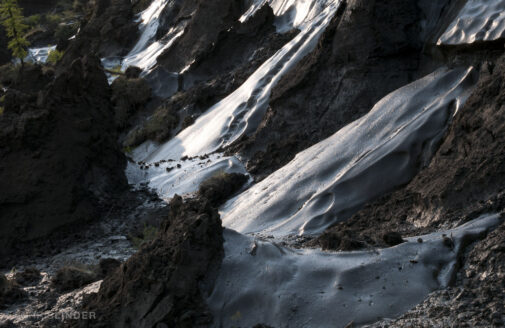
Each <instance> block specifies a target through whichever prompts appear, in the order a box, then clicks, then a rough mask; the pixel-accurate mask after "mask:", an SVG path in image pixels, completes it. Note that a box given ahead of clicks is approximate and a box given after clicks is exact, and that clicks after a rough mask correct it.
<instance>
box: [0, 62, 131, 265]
mask: <svg viewBox="0 0 505 328" xmlns="http://www.w3.org/2000/svg"><path fill="white" fill-rule="evenodd" d="M53 76H54V72H53V71H52V70H44V71H43V70H42V69H41V68H40V67H38V66H34V67H33V68H29V69H26V70H25V71H24V72H22V74H21V76H20V77H18V78H17V79H15V80H14V81H13V83H12V84H11V85H9V90H8V91H7V93H6V95H5V101H4V108H5V109H4V112H3V114H2V115H1V116H0V124H1V126H2V128H1V135H0V140H1V142H0V156H1V161H0V162H1V164H0V176H1V180H2V193H1V194H0V208H1V210H0V211H1V215H2V222H1V229H0V230H1V238H0V240H1V254H2V256H6V255H7V254H9V253H11V254H12V251H13V247H16V248H17V249H18V250H19V251H24V252H30V248H29V247H27V246H26V245H24V244H23V243H22V242H27V241H31V240H34V239H38V238H41V237H44V236H47V235H48V234H49V233H51V232H52V231H54V229H56V228H58V227H61V226H64V225H68V224H71V223H72V224H76V223H78V224H81V225H84V224H85V223H86V222H89V221H90V220H92V219H93V218H95V217H96V216H97V215H98V213H103V212H104V211H105V210H106V209H105V208H104V207H107V205H106V204H107V203H109V205H108V206H110V201H111V200H113V199H114V198H115V197H116V195H118V194H120V193H122V192H123V191H124V190H125V189H126V187H127V183H126V179H125V177H124V174H123V173H122V172H121V170H118V168H119V169H121V168H124V165H125V164H126V160H125V158H124V156H123V154H122V153H121V151H120V149H119V147H118V144H117V141H116V140H117V135H116V134H115V133H114V129H113V127H114V121H113V114H112V113H113V109H112V104H111V100H110V96H111V90H110V87H109V85H108V84H107V79H106V78H105V75H104V73H103V71H102V69H101V67H100V62H99V60H98V59H97V58H96V57H93V56H87V57H83V58H82V59H77V60H75V61H73V62H72V63H71V65H70V66H68V67H67V68H66V69H65V70H64V71H63V72H62V73H61V74H58V75H57V76H56V77H53ZM53 79H54V80H53ZM46 84H47V85H48V86H47V87H45V85H46ZM102 206H103V207H102ZM15 245H17V246H15ZM2 262H4V261H2ZM4 263H5V262H4Z"/></svg>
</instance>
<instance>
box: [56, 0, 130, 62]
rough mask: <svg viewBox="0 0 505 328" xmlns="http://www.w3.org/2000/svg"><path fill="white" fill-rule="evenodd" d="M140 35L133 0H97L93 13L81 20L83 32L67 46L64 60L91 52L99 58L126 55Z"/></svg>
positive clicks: (67, 60) (68, 60) (71, 59)
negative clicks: (135, 19)
mask: <svg viewBox="0 0 505 328" xmlns="http://www.w3.org/2000/svg"><path fill="white" fill-rule="evenodd" d="M137 37H138V28H137V24H136V23H135V22H134V13H133V8H132V3H131V1H130V0H98V1H96V2H95V5H94V7H93V12H92V14H91V16H90V17H88V18H87V19H85V20H84V21H83V22H82V23H81V28H80V32H79V34H78V35H77V37H76V39H75V40H74V41H73V42H71V43H70V45H69V46H68V48H67V49H66V51H65V55H64V57H63V59H62V61H63V63H65V64H69V63H70V62H72V61H73V60H74V59H76V58H79V57H82V56H84V55H86V54H89V53H93V54H95V55H96V56H98V57H100V58H102V57H107V56H121V55H125V54H126V53H127V52H128V51H129V50H130V48H131V46H132V44H133V43H134V42H135V41H136V40H137Z"/></svg>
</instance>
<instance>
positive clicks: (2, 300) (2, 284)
mask: <svg viewBox="0 0 505 328" xmlns="http://www.w3.org/2000/svg"><path fill="white" fill-rule="evenodd" d="M26 297H27V294H26V292H25V291H24V290H22V289H21V288H20V287H19V285H18V284H17V283H16V282H15V281H13V280H8V279H7V278H6V277H5V276H4V275H3V274H2V275H0V309H4V308H5V307H7V306H9V305H12V304H15V303H17V302H19V301H21V300H23V299H25V298H26Z"/></svg>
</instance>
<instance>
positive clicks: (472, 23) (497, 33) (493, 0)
mask: <svg viewBox="0 0 505 328" xmlns="http://www.w3.org/2000/svg"><path fill="white" fill-rule="evenodd" d="M504 37H505V1H503V0H468V1H467V3H466V4H465V6H464V7H463V8H462V9H461V11H460V13H459V14H458V16H457V17H456V19H455V20H454V21H453V22H452V23H451V24H450V25H449V27H448V28H447V30H446V31H445V32H444V33H443V34H442V36H441V37H440V38H439V40H438V42H437V43H438V44H439V45H459V44H469V43H474V42H477V41H493V40H497V39H502V38H504Z"/></svg>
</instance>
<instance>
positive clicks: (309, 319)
mask: <svg viewBox="0 0 505 328" xmlns="http://www.w3.org/2000/svg"><path fill="white" fill-rule="evenodd" d="M499 222H500V219H499V215H497V214H492V215H483V216H482V217H480V218H478V219H476V220H474V221H471V222H469V223H467V224H465V225H463V226H461V227H459V228H456V229H453V230H449V231H445V232H437V233H433V234H430V235H426V236H421V237H419V238H420V239H422V242H420V240H419V238H418V237H413V238H408V239H407V242H405V243H403V244H400V245H398V246H396V247H392V248H387V249H380V250H370V251H360V252H342V253H326V252H321V251H319V250H293V249H289V248H285V247H281V246H278V245H276V244H275V243H272V242H267V241H261V240H258V239H255V238H253V237H250V236H245V235H242V234H239V233H237V232H235V231H232V230H228V229H226V230H225V232H224V239H225V242H224V249H225V257H224V260H223V263H222V265H221V269H220V273H219V275H218V278H217V281H216V284H215V287H214V291H213V293H212V294H211V295H210V297H209V298H208V299H207V301H208V304H209V307H210V309H211V311H212V313H213V315H214V323H213V326H214V327H252V326H254V325H255V324H257V323H258V322H261V323H264V324H267V325H271V326H273V327H278V328H282V327H344V326H346V325H347V324H349V323H350V322H354V324H357V325H360V324H364V323H369V322H374V321H376V320H378V319H380V318H385V317H395V316H397V315H399V314H401V313H403V312H405V311H407V310H409V309H410V308H412V307H413V306H415V305H416V304H418V303H419V302H421V301H422V300H423V299H424V298H425V297H426V296H427V295H428V294H429V293H430V292H431V291H433V290H435V289H437V288H441V287H446V286H447V285H448V283H449V281H450V279H451V277H452V274H453V272H454V269H455V264H456V262H457V259H458V255H459V254H460V253H461V251H462V250H463V248H464V247H465V246H466V245H468V243H469V242H471V241H472V240H475V239H476V238H477V237H479V235H481V234H482V233H485V232H486V231H487V230H488V229H491V228H492V227H495V226H496V225H498V224H499Z"/></svg>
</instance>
